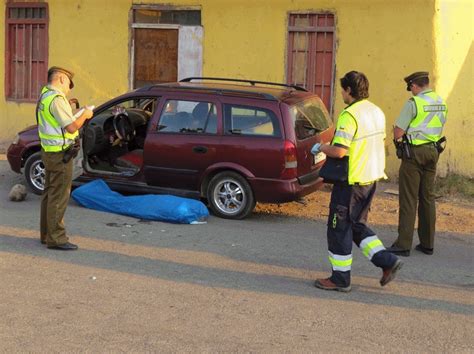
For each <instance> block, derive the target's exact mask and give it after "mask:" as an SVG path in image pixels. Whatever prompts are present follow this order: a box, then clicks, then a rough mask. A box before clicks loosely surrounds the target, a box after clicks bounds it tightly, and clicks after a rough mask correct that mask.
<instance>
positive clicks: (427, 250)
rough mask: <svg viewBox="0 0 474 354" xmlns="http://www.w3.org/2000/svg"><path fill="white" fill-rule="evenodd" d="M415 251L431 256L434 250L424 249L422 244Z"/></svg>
mask: <svg viewBox="0 0 474 354" xmlns="http://www.w3.org/2000/svg"><path fill="white" fill-rule="evenodd" d="M415 249H416V250H417V251H420V252H423V253H424V254H429V255H430V256H431V255H432V254H433V249H432V248H426V247H423V246H422V245H421V243H420V244H419V245H416V247H415Z"/></svg>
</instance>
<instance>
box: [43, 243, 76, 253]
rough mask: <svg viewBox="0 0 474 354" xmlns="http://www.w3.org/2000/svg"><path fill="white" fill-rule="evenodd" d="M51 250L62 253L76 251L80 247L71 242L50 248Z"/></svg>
mask: <svg viewBox="0 0 474 354" xmlns="http://www.w3.org/2000/svg"><path fill="white" fill-rule="evenodd" d="M48 248H49V249H50V250H60V251H75V250H77V249H78V248H79V247H77V245H75V244H73V243H71V242H66V243H63V244H62V245H56V246H48Z"/></svg>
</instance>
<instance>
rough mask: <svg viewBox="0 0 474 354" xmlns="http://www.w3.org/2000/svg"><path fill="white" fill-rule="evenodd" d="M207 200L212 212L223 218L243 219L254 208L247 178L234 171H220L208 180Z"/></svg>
mask: <svg viewBox="0 0 474 354" xmlns="http://www.w3.org/2000/svg"><path fill="white" fill-rule="evenodd" d="M207 200H208V202H209V206H210V208H211V210H212V212H213V213H214V214H215V215H216V216H219V217H221V218H224V219H236V220H239V219H244V218H246V217H247V216H248V215H249V214H250V213H251V212H252V211H253V209H254V208H255V198H254V195H253V192H252V188H251V187H250V185H249V183H248V182H247V180H246V179H245V178H244V177H242V176H241V175H239V174H238V173H235V172H230V171H226V172H220V173H218V174H217V175H215V176H214V177H213V178H212V179H211V181H210V182H209V187H208V189H207Z"/></svg>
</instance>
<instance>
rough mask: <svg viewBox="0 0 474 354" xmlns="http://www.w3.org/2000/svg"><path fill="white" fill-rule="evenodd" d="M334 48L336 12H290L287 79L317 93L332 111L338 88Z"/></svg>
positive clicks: (290, 82)
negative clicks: (333, 99)
mask: <svg viewBox="0 0 474 354" xmlns="http://www.w3.org/2000/svg"><path fill="white" fill-rule="evenodd" d="M334 47H335V18H334V14H330V13H306V14H303V13H300V14H290V17H289V23H288V60H287V65H288V66H287V81H288V83H289V84H292V85H298V86H302V87H305V88H306V89H307V90H309V91H312V92H314V93H316V94H317V95H318V96H319V97H321V100H322V101H323V102H324V104H325V105H326V107H327V109H328V110H329V111H330V112H332V97H333V91H334V87H333V84H334V67H335V55H334Z"/></svg>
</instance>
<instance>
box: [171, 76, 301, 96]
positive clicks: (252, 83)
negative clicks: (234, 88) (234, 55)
mask: <svg viewBox="0 0 474 354" xmlns="http://www.w3.org/2000/svg"><path fill="white" fill-rule="evenodd" d="M193 80H213V81H228V82H245V83H248V84H250V85H252V86H255V84H261V85H271V86H280V87H288V88H292V89H295V90H297V91H305V92H308V90H306V89H305V88H303V87H301V86H296V85H287V84H281V83H277V82H267V81H255V80H243V79H228V78H223V77H187V78H185V79H181V80H179V82H191V81H193Z"/></svg>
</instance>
